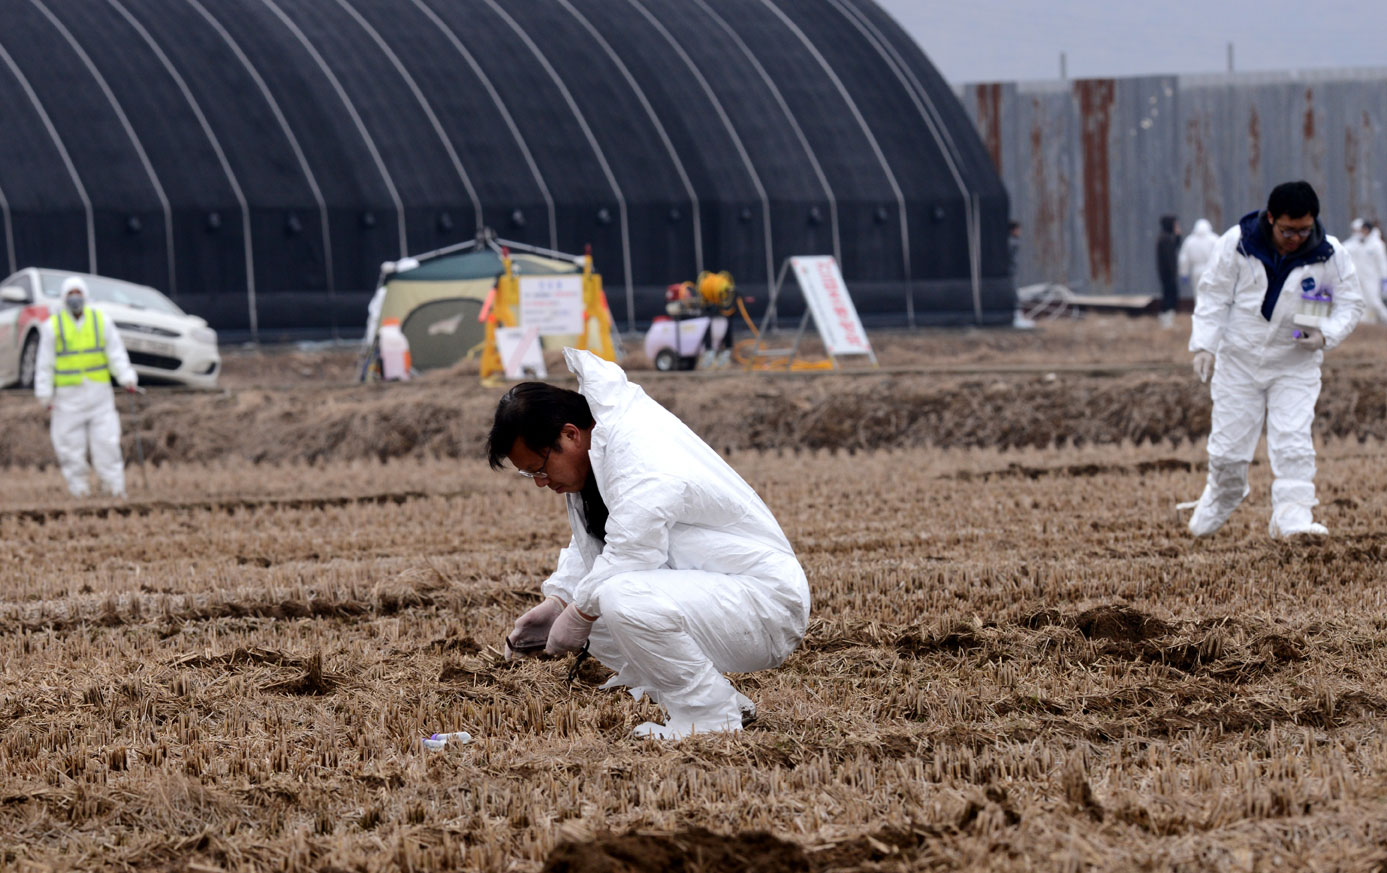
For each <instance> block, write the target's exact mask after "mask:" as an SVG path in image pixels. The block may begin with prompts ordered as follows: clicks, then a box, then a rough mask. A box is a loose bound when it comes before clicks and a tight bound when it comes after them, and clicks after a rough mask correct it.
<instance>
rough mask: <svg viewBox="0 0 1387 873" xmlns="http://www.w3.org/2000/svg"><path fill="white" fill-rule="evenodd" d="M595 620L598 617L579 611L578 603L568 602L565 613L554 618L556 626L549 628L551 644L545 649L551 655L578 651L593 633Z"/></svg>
mask: <svg viewBox="0 0 1387 873" xmlns="http://www.w3.org/2000/svg"><path fill="white" fill-rule="evenodd" d="M595 621H597V619H596V617H593V618H588V617H587V616H586V615H583V614H582V613H581V612H579V611H578V606H577V604H573V603H570V604H568V606H567V607H566V608H565V609H564V611H563V614H562V615H560V616H559V617H558V618H557V619H555V620H554V626H553V627H552V628H550V629H549V644H548V645H546V646H545V647H544V651H546V652H548V653H549V654H551V655H562V654H564V653H565V652H576V651H578V650H579V649H581V648H582V647H583V643H586V642H587V641H588V635H589V634H591V633H592V623H593V622H595Z"/></svg>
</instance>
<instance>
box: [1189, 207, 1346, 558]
mask: <svg viewBox="0 0 1387 873" xmlns="http://www.w3.org/2000/svg"><path fill="white" fill-rule="evenodd" d="M1319 213H1320V201H1319V197H1318V196H1317V195H1316V194H1315V189H1314V188H1312V187H1311V186H1310V184H1309V183H1308V182H1286V183H1284V184H1281V185H1278V186H1276V188H1275V189H1273V190H1272V192H1271V196H1270V197H1269V198H1268V200H1267V208H1266V210H1265V211H1261V210H1259V211H1257V212H1251V213H1248V214H1247V215H1245V216H1243V218H1242V220H1241V221H1240V222H1238V224H1236V225H1235V226H1233V227H1232V228H1231V229H1229V230H1228V232H1227V233H1225V234H1224V235H1223V236H1222V237H1220V238H1219V241H1218V246H1217V247H1216V248H1215V250H1214V258H1213V261H1212V262H1211V263H1210V264H1209V268H1208V270H1207V271H1205V273H1204V278H1203V279H1202V280H1201V281H1200V284H1199V291H1198V293H1197V294H1196V298H1197V303H1196V305H1195V310H1194V328H1193V330H1192V331H1191V333H1190V346H1189V348H1190V351H1192V352H1194V361H1193V364H1194V372H1195V374H1196V375H1197V376H1198V377H1199V379H1200V380H1201V381H1204V382H1207V381H1209V377H1210V375H1212V376H1213V385H1212V387H1211V389H1210V395H1211V396H1212V398H1213V402H1214V408H1213V422H1212V424H1213V427H1212V430H1211V432H1210V433H1209V475H1208V478H1207V481H1206V483H1205V485H1204V493H1203V495H1202V496H1200V498H1199V502H1198V504H1196V505H1195V507H1194V515H1193V516H1191V518H1190V523H1189V527H1190V532H1191V533H1193V534H1194V535H1195V536H1199V537H1203V536H1209V535H1210V534H1212V533H1214V532H1215V531H1217V530H1218V529H1219V528H1220V527H1222V526H1223V523H1224V522H1225V521H1227V520H1228V516H1229V515H1231V514H1232V513H1233V510H1234V509H1236V508H1237V507H1238V504H1239V503H1241V502H1242V500H1243V498H1244V497H1246V496H1247V494H1248V484H1247V469H1248V465H1249V464H1250V463H1251V461H1252V454H1253V452H1254V451H1255V450H1256V448H1257V441H1258V440H1259V439H1260V438H1261V435H1262V423H1263V422H1264V421H1265V422H1266V427H1267V455H1268V456H1269V457H1270V460H1271V470H1272V475H1273V476H1274V477H1275V480H1274V481H1273V483H1272V486H1271V521H1270V523H1269V525H1268V532H1269V533H1270V534H1271V536H1272V537H1292V536H1296V535H1302V534H1314V535H1321V536H1322V535H1324V534H1326V533H1328V530H1327V529H1326V528H1325V526H1324V525H1323V524H1320V523H1318V522H1316V521H1315V520H1314V517H1313V514H1312V509H1313V508H1314V507H1315V505H1316V504H1317V503H1318V501H1317V500H1316V499H1315V444H1314V441H1313V440H1312V438H1311V434H1310V426H1311V425H1312V424H1313V423H1314V420H1315V401H1316V400H1318V399H1319V396H1320V364H1321V362H1322V361H1323V360H1324V352H1325V350H1327V349H1332V348H1334V347H1335V346H1337V345H1338V344H1339V343H1341V342H1343V341H1344V339H1345V338H1346V337H1347V336H1348V335H1349V334H1350V333H1352V332H1353V329H1354V327H1355V326H1356V325H1357V324H1358V319H1359V318H1360V317H1361V316H1362V314H1363V297H1362V295H1361V294H1360V293H1359V290H1358V277H1357V275H1356V273H1355V271H1354V267H1353V259H1352V258H1351V257H1349V254H1348V252H1347V251H1345V250H1344V247H1343V246H1342V245H1340V244H1339V241H1338V240H1337V239H1335V238H1334V237H1332V236H1326V235H1325V232H1324V226H1323V225H1322V224H1321V223H1320V220H1319ZM1326 291H1327V292H1329V293H1330V295H1331V296H1332V297H1333V307H1332V309H1331V311H1330V314H1329V316H1328V317H1326V318H1325V319H1324V320H1323V322H1322V323H1321V325H1320V327H1319V328H1318V329H1316V328H1313V327H1297V325H1296V324H1295V322H1294V320H1293V317H1294V315H1295V314H1296V312H1297V310H1298V309H1300V308H1301V305H1302V296H1303V295H1305V296H1315V295H1319V294H1322V293H1323V292H1326Z"/></svg>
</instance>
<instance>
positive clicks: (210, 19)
mask: <svg viewBox="0 0 1387 873" xmlns="http://www.w3.org/2000/svg"><path fill="white" fill-rule="evenodd" d="M187 3H188V4H189V5H190V6H192V7H193V8H194V9H195V10H197V12H198V13H199V14H200V15H202V17H203V18H205V19H207V23H208V24H210V25H211V26H212V30H214V31H215V32H216V34H217V35H218V36H220V37H221V38H222V41H223V42H225V43H226V45H227V47H228V48H230V49H231V52H232V54H234V55H236V59H237V60H238V61H240V62H241V66H243V67H245V69H246V72H247V73H249V74H250V77H251V79H253V80H254V81H255V85H256V87H257V88H259V89H260V93H261V95H263V96H264V98H265V102H266V103H267V104H269V107H270V112H271V113H272V114H273V115H274V117H275V121H277V122H278V123H279V127H280V129H281V130H282V131H284V136H285V137H286V138H287V139H288V140H289V148H290V149H291V150H293V152H294V158H295V160H297V161H298V162H299V169H300V170H302V171H303V177H304V179H305V180H306V181H307V182H308V187H309V189H310V190H311V191H312V192H313V200H314V202H315V203H317V204H318V221H319V223H320V224H321V225H322V230H323V267H324V279H326V281H327V288H328V290H329V291H331V290H333V288H335V287H336V286H335V284H334V278H333V274H332V233H331V229H330V228H329V227H328V211H327V199H326V198H324V197H323V190H322V188H320V187H319V186H318V178H317V176H315V175H314V174H313V168H312V167H310V166H309V165H308V157H307V156H306V155H305V154H304V153H303V148H302V147H301V146H300V145H299V140H298V137H296V136H295V135H294V131H293V128H291V127H290V126H289V120H288V119H287V118H285V117H284V112H283V110H281V109H280V107H279V101H277V100H275V98H274V95H273V94H271V93H270V87H269V85H267V84H266V83H265V80H264V78H263V77H261V75H260V71H259V70H257V69H256V68H255V64H253V63H251V60H250V57H249V56H247V55H246V53H245V51H243V50H242V49H241V46H240V44H239V43H237V42H236V40H235V39H233V38H232V36H231V34H230V33H229V32H228V31H227V29H226V28H225V27H223V26H222V23H221V22H220V21H218V20H217V19H216V18H215V17H214V16H213V15H212V13H210V12H208V11H207V8H206V7H204V6H203V5H202V3H200V2H199V0H187Z"/></svg>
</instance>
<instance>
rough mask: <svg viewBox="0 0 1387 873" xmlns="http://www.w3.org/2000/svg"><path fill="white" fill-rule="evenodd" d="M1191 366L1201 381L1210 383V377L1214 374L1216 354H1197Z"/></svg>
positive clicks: (1201, 352) (1202, 352) (1200, 352)
mask: <svg viewBox="0 0 1387 873" xmlns="http://www.w3.org/2000/svg"><path fill="white" fill-rule="evenodd" d="M1191 365H1192V366H1193V367H1194V375H1196V376H1198V377H1199V381H1201V382H1208V381H1209V377H1210V376H1212V375H1213V374H1214V353H1213V352H1205V351H1199V352H1195V353H1194V360H1193V361H1192V362H1191Z"/></svg>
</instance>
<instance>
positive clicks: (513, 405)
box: [486, 382, 596, 470]
mask: <svg viewBox="0 0 1387 873" xmlns="http://www.w3.org/2000/svg"><path fill="white" fill-rule="evenodd" d="M595 423H596V422H595V421H594V420H593V417H592V410H591V409H589V408H588V401H587V398H586V397H584V396H583V395H581V394H579V393H578V392H577V391H570V390H568V389H567V388H559V387H557V386H555V385H550V384H548V383H547V382H521V383H520V384H519V385H516V386H515V387H514V388H512V389H511V390H509V391H507V392H506V393H505V395H504V396H502V397H501V402H500V403H497V404H496V420H495V421H494V422H492V425H491V435H490V436H488V437H487V439H486V454H487V461H488V463H490V464H491V469H493V470H500V469H502V467H504V461H505V460H506V458H507V456H508V455H510V451H511V449H512V448H514V447H515V441H516V440H517V439H520V440H524V441H525V445H526V446H528V447H529V449H530V451H532V452H542V451H544V450H545V449H548V448H555V447H557V446H558V444H559V432H560V431H562V430H563V426H564V425H565V424H571V425H573V426H575V427H577V428H578V429H580V430H587V429H589V428H591V427H592V426H593V425H594V424H595Z"/></svg>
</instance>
